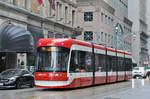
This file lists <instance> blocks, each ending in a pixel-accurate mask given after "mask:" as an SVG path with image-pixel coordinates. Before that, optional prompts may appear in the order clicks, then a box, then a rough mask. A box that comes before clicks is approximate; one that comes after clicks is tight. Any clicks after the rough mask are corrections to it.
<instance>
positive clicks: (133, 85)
mask: <svg viewBox="0 0 150 99" xmlns="http://www.w3.org/2000/svg"><path fill="white" fill-rule="evenodd" d="M132 88H135V81H134V79H132Z"/></svg>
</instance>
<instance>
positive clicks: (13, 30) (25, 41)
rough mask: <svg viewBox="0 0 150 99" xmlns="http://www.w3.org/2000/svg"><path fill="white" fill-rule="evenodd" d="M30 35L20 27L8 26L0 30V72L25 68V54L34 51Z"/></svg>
mask: <svg viewBox="0 0 150 99" xmlns="http://www.w3.org/2000/svg"><path fill="white" fill-rule="evenodd" d="M32 38H33V37H32V35H31V33H30V32H29V31H27V30H25V29H24V28H22V27H19V26H16V25H13V24H8V25H6V26H5V27H3V28H1V30H0V72H2V71H3V70H5V69H9V68H25V66H26V64H27V62H26V57H27V53H32V52H33V51H34V48H33V45H32V44H31V40H32Z"/></svg>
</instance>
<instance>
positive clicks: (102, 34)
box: [101, 32, 104, 41]
mask: <svg viewBox="0 0 150 99" xmlns="http://www.w3.org/2000/svg"><path fill="white" fill-rule="evenodd" d="M103 34H104V33H103V32H101V41H103Z"/></svg>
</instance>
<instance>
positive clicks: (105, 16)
mask: <svg viewBox="0 0 150 99" xmlns="http://www.w3.org/2000/svg"><path fill="white" fill-rule="evenodd" d="M105 24H107V15H105Z"/></svg>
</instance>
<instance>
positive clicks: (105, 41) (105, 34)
mask: <svg viewBox="0 0 150 99" xmlns="http://www.w3.org/2000/svg"><path fill="white" fill-rule="evenodd" d="M105 44H107V33H105Z"/></svg>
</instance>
